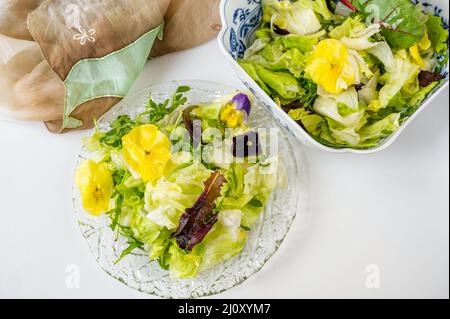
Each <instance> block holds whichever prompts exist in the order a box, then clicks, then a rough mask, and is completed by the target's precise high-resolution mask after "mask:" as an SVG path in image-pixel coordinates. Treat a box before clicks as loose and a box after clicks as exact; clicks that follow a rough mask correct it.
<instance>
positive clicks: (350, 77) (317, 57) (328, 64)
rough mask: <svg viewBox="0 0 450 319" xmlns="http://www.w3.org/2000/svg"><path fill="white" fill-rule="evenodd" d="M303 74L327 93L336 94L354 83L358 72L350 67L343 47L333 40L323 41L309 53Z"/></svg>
mask: <svg viewBox="0 0 450 319" xmlns="http://www.w3.org/2000/svg"><path fill="white" fill-rule="evenodd" d="M305 72H306V73H308V74H309V75H310V77H311V79H312V80H313V81H314V82H315V83H316V84H318V85H321V86H322V87H323V88H324V89H325V90H326V91H327V92H330V93H333V94H338V93H341V92H342V91H343V90H346V89H347V88H348V87H349V86H350V85H352V84H353V83H354V81H355V79H356V72H358V70H355V69H354V68H353V66H352V65H351V63H350V61H349V53H348V50H347V47H346V46H345V45H343V44H342V43H341V42H339V41H338V40H335V39H325V40H322V41H320V42H319V44H318V45H317V46H316V48H315V49H314V51H313V52H312V53H311V55H310V57H309V58H308V61H307V64H306V68H305Z"/></svg>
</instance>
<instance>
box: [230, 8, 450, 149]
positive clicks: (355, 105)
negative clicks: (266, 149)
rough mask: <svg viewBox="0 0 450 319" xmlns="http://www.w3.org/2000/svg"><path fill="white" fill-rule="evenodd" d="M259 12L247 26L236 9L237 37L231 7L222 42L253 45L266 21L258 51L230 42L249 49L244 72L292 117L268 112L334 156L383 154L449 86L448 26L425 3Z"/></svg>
mask: <svg viewBox="0 0 450 319" xmlns="http://www.w3.org/2000/svg"><path fill="white" fill-rule="evenodd" d="M259 5H261V7H262V12H261V11H259V7H258V6H259ZM255 6H256V7H255V11H248V12H249V14H248V18H247V14H246V13H245V12H247V11H245V9H244V8H242V9H235V10H236V11H235V13H236V14H235V16H233V19H232V20H233V22H236V24H238V25H239V28H238V29H237V32H238V35H236V32H235V30H234V29H233V28H232V29H228V27H229V26H230V25H231V22H230V21H228V19H227V18H228V15H227V14H228V7H229V6H227V2H226V1H225V2H224V6H223V9H222V10H223V19H224V21H225V25H226V27H225V30H224V31H223V32H222V35H226V34H228V32H230V36H231V38H233V36H234V37H238V38H239V36H242V35H243V34H246V39H247V38H248V39H249V37H251V36H250V35H249V34H251V32H253V31H251V32H249V31H248V30H249V29H250V28H251V25H254V22H256V21H260V22H259V24H258V27H257V28H256V31H255V32H254V35H253V36H252V42H251V43H252V44H251V45H248V46H247V47H245V46H244V44H243V42H238V43H241V44H242V45H241V46H239V45H236V46H233V43H235V42H233V41H231V47H232V48H230V50H232V49H234V50H237V51H239V50H238V49H239V48H244V49H245V50H242V52H241V53H239V54H237V55H236V56H235V57H236V58H237V62H238V63H239V65H240V67H241V68H242V69H243V70H244V71H245V72H246V73H247V74H248V76H250V77H251V78H252V79H253V81H254V82H255V83H256V84H257V85H258V86H259V89H262V91H263V92H264V95H267V96H268V97H270V98H271V100H272V101H270V103H265V104H274V106H275V105H276V106H277V108H279V109H280V110H283V111H284V112H285V113H287V115H288V117H286V116H285V115H284V114H283V115H279V116H278V115H277V114H278V113H279V112H280V111H278V110H272V109H273V107H272V105H270V107H269V106H268V108H269V109H271V110H272V112H274V114H275V115H277V117H279V118H280V120H281V121H282V123H284V124H285V126H287V127H288V128H289V129H292V128H293V127H294V126H295V125H297V126H300V127H301V128H302V130H304V131H306V132H307V133H308V135H309V136H310V137H312V138H313V139H314V140H315V142H316V143H319V144H321V146H325V147H326V148H330V149H356V150H368V149H374V148H377V147H379V146H380V145H381V144H383V143H384V142H385V141H386V140H387V138H388V137H390V136H391V135H393V134H394V133H395V132H397V131H399V129H400V128H401V127H402V125H403V124H405V122H406V121H407V120H408V119H409V118H411V117H412V115H413V114H414V113H415V112H416V111H417V110H418V109H419V107H420V106H421V105H422V104H423V103H424V101H425V99H426V98H427V96H428V95H430V94H432V92H434V91H435V89H436V88H438V87H440V86H441V85H442V84H443V83H444V82H447V81H448V42H447V41H448V31H447V29H448V26H447V24H446V22H445V21H443V20H442V18H441V17H438V16H435V15H433V14H430V13H427V12H426V10H425V7H424V6H422V4H421V3H417V4H415V3H412V2H411V1H410V0H353V1H350V0H345V1H337V2H335V1H326V0H261V2H258V4H257V5H256V4H255ZM253 12H254V14H253ZM259 12H261V13H260V14H259ZM239 17H241V18H242V19H243V20H242V21H243V22H242V23H240V24H239V23H238V21H240V19H239ZM234 18H236V19H234ZM250 22H251V23H250ZM252 23H253V24H252ZM246 26H247V28H245V27H246ZM245 30H247V32H244V31H245ZM239 39H240V38H239ZM239 41H243V40H242V39H241V40H239ZM230 52H231V51H230ZM246 84H247V86H249V87H251V88H252V89H253V86H252V85H251V84H248V83H246ZM259 89H258V90H259ZM258 93H259V92H258ZM258 97H259V94H258ZM262 100H264V101H265V100H266V98H265V97H264V98H262ZM294 122H296V124H295V123H294ZM291 123H293V124H291ZM292 130H293V131H295V132H296V130H297V129H296V128H295V127H294V128H293V129H292Z"/></svg>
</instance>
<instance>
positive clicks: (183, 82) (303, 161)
mask: <svg viewBox="0 0 450 319" xmlns="http://www.w3.org/2000/svg"><path fill="white" fill-rule="evenodd" d="M189 83H196V84H201V83H205V84H208V85H215V86H218V87H221V88H222V89H227V90H237V89H236V88H233V87H231V86H227V85H224V84H221V83H217V82H212V81H204V80H174V81H169V82H164V83H156V84H152V85H150V86H148V87H146V88H143V89H140V90H138V91H136V92H133V93H132V94H130V95H128V96H126V97H125V98H124V99H123V100H122V101H120V102H119V103H117V104H116V105H114V106H113V107H112V108H111V109H110V110H108V111H107V112H106V113H105V114H103V115H102V116H101V117H100V118H99V119H98V122H101V121H102V120H103V118H104V117H105V116H106V115H107V114H108V113H109V112H112V111H114V109H115V108H119V107H120V105H121V104H122V103H124V102H125V101H128V100H132V99H135V98H136V97H137V96H139V95H140V94H143V93H144V92H146V93H147V92H149V91H150V90H151V89H152V88H154V87H157V86H162V85H167V84H175V85H189ZM255 103H259V102H258V101H255ZM261 109H263V110H264V112H267V110H266V109H265V108H264V107H261ZM269 116H270V114H269ZM274 123H275V125H276V126H277V127H278V128H279V129H280V131H281V132H284V134H285V135H286V137H287V139H288V141H287V143H286V144H287V146H288V149H289V151H290V152H292V153H294V154H296V156H298V158H297V159H296V161H295V171H296V173H297V175H299V176H300V177H301V179H302V182H301V183H302V184H303V185H304V184H305V183H306V182H307V175H306V174H304V173H305V172H304V171H305V169H302V167H307V161H306V156H305V154H304V151H302V150H301V149H300V150H299V152H295V150H294V148H293V145H292V144H293V143H292V141H291V140H292V137H289V134H288V132H286V129H285V128H284V127H282V126H281V125H280V124H279V123H278V122H277V121H275V122H274ZM93 131H94V130H93V129H91V130H89V134H88V135H87V136H90V135H92V133H93ZM83 149H84V146H83V147H82V149H81V152H82V150H83ZM81 152H80V153H81ZM80 153H79V154H78V159H77V162H76V164H75V165H76V166H75V169H74V173H73V175H72V176H75V171H76V168H77V167H78V165H79V162H80V159H81V157H80V156H79V155H80ZM297 153H298V154H297ZM299 163H301V164H299ZM302 197H303V196H302V195H301V194H300V195H299V196H298V199H297V201H296V208H297V209H298V208H301V207H302V204H301V203H302V199H303V198H302ZM75 198H76V187H75V183H72V204H73V207H74V210H75V214H76V216H77V224H78V227H79V228H80V231H81V235H82V236H83V238H84V239H85V241H86V243H87V245H88V247H89V250H90V252H91V254H92V255H93V256H94V257H95V260H96V262H97V264H98V265H99V266H100V268H101V269H102V270H103V271H104V272H105V273H107V274H108V275H109V276H110V277H111V278H114V279H115V280H117V281H118V282H120V283H121V284H123V285H125V286H127V287H128V288H131V289H133V290H136V291H139V292H141V293H144V294H146V295H150V296H156V297H160V298H165V299H182V298H174V297H167V296H165V295H162V294H158V293H156V292H150V291H145V290H143V289H141V288H138V287H132V286H130V285H129V284H128V283H127V282H126V281H125V280H123V279H122V278H121V277H120V276H116V275H114V274H112V273H111V272H110V271H109V270H108V269H107V267H106V266H105V265H104V264H103V263H102V262H101V260H100V258H99V257H98V256H97V255H96V254H95V252H94V250H93V248H92V246H91V245H90V244H89V241H88V240H87V238H86V236H85V234H84V233H83V232H82V228H81V227H82V226H81V223H80V220H79V219H78V216H79V214H80V213H81V212H78V209H77V208H76V204H75ZM296 217H297V211H295V213H294V215H293V217H292V218H291V219H290V220H289V222H288V223H287V224H286V226H287V227H286V232H285V234H284V235H283V236H282V238H281V239H279V240H276V241H275V245H274V249H273V252H271V253H270V254H269V255H267V256H266V258H264V259H263V261H262V262H261V263H260V265H259V266H258V267H257V268H255V270H254V272H253V273H252V274H250V275H248V276H245V277H242V278H240V280H239V281H237V282H236V283H235V284H234V285H232V286H230V287H228V288H224V289H221V290H217V291H215V292H211V293H205V294H199V295H198V296H196V297H193V296H192V294H191V296H189V297H187V299H196V298H204V297H209V296H214V295H217V294H220V293H223V292H225V291H228V290H230V289H233V288H235V287H237V286H239V285H241V284H242V283H244V282H245V281H247V280H248V279H249V278H250V277H252V276H253V275H255V274H257V273H259V272H260V271H261V270H262V269H263V268H264V266H265V265H266V264H267V262H268V261H269V260H270V259H271V258H272V256H273V255H274V254H275V253H276V252H277V251H278V249H279V248H280V246H281V244H282V243H283V241H284V240H285V238H286V236H287V235H288V234H289V231H290V229H291V226H292V224H293V222H294V221H295V219H296ZM151 262H153V263H154V262H156V261H151Z"/></svg>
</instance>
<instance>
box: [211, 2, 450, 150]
mask: <svg viewBox="0 0 450 319" xmlns="http://www.w3.org/2000/svg"><path fill="white" fill-rule="evenodd" d="M413 2H414V3H417V2H418V1H416V0H415V1H413ZM420 2H421V3H422V4H423V7H424V10H425V11H426V12H428V13H432V14H434V15H436V16H440V17H442V18H443V20H444V24H445V27H446V28H447V29H448V15H449V2H448V1H447V0H431V1H420ZM220 13H221V19H222V30H221V32H220V34H219V38H218V39H219V45H220V48H221V50H222V51H223V53H224V54H225V56H226V57H227V58H228V60H229V61H230V62H231V65H232V67H233V69H234V71H235V72H236V74H237V76H238V77H239V79H240V80H241V81H242V82H243V83H244V85H245V86H246V87H247V88H248V89H249V90H250V91H252V92H253V94H254V95H255V96H256V98H257V99H258V100H259V102H260V103H261V104H262V105H264V107H265V108H266V109H267V110H269V112H270V113H272V115H273V116H274V117H275V118H276V119H277V120H278V122H279V123H280V124H281V125H282V126H284V127H285V128H286V129H287V130H288V131H289V132H290V133H291V134H292V135H293V136H295V137H296V138H297V139H298V140H299V141H300V142H302V143H303V144H305V145H308V146H312V147H314V148H317V149H320V150H324V151H327V152H334V153H362V154H368V153H373V152H377V151H380V150H382V149H385V148H387V147H388V146H389V145H391V144H392V143H393V142H394V141H395V139H396V138H397V137H398V136H399V135H400V134H401V133H402V132H403V130H404V129H405V128H406V127H407V126H408V125H409V124H410V123H411V122H412V121H413V120H414V119H415V118H416V117H417V116H418V115H419V114H420V112H422V111H423V110H424V109H425V108H426V107H428V106H429V105H430V104H431V101H432V100H433V99H434V98H435V97H436V96H437V95H438V94H439V93H440V92H442V91H443V90H444V89H445V87H447V86H448V79H449V75H448V64H447V68H446V69H445V70H443V74H444V76H445V77H444V81H443V82H442V83H441V84H440V85H439V86H437V87H436V88H435V89H434V90H433V91H432V92H431V93H430V94H429V95H428V96H427V98H426V99H425V100H424V101H423V103H422V104H421V106H420V107H418V108H417V111H416V112H415V113H414V114H413V115H411V116H410V117H409V118H408V119H407V120H406V121H405V122H404V123H403V124H402V126H401V127H400V128H399V129H398V130H397V131H396V132H394V133H393V134H392V135H390V136H389V137H387V138H385V139H384V140H383V141H382V142H381V143H380V144H379V145H377V146H376V147H372V148H369V149H352V148H333V147H329V146H326V145H323V144H321V143H319V142H317V141H316V140H315V139H314V138H313V137H312V136H310V135H309V133H308V132H307V131H306V130H305V129H304V128H303V127H301V126H300V125H299V124H297V123H296V122H295V121H294V120H293V119H291V117H289V116H288V115H287V114H286V113H285V112H284V111H283V110H282V109H281V108H280V107H279V106H278V105H277V104H276V103H275V102H274V101H273V100H272V99H271V98H270V96H269V95H267V93H265V92H264V91H263V90H262V89H261V88H260V87H259V85H258V84H256V82H255V81H254V80H253V79H252V78H251V77H250V76H249V75H248V74H247V73H246V72H245V71H244V70H243V69H242V68H241V67H240V65H239V64H238V63H237V59H238V58H241V57H242V56H243V54H244V52H245V50H246V49H247V48H248V47H249V46H250V45H252V43H253V41H254V39H255V31H256V30H257V29H258V27H259V25H260V23H261V19H262V0H222V2H221V6H220Z"/></svg>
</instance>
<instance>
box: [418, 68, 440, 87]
mask: <svg viewBox="0 0 450 319" xmlns="http://www.w3.org/2000/svg"><path fill="white" fill-rule="evenodd" d="M443 77H444V76H443V75H442V74H439V73H433V72H429V71H420V73H419V85H420V87H426V86H428V85H430V84H431V83H433V82H435V81H439V80H441V79H442V78H443Z"/></svg>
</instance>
